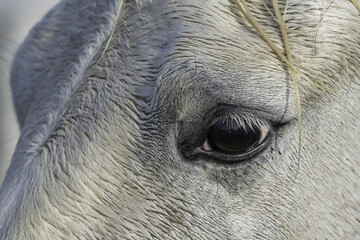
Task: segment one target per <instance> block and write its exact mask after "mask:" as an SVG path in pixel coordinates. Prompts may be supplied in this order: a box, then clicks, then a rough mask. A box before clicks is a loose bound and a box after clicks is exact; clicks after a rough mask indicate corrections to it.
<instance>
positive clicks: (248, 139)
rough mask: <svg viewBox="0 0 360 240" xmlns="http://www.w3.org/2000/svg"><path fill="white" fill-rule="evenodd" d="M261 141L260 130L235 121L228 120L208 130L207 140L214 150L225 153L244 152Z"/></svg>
mask: <svg viewBox="0 0 360 240" xmlns="http://www.w3.org/2000/svg"><path fill="white" fill-rule="evenodd" d="M260 139H261V129H259V128H258V127H255V126H253V127H252V128H251V127H250V126H249V125H248V124H247V123H246V122H245V124H244V126H241V125H239V124H238V123H237V122H236V121H235V120H231V119H228V120H226V121H222V122H219V123H217V124H215V125H214V126H212V127H211V128H210V133H209V140H210V144H212V145H213V146H212V147H213V148H214V150H220V151H225V152H233V153H238V152H245V151H248V150H250V149H252V148H253V147H254V146H256V145H257V144H258V143H259V141H260Z"/></svg>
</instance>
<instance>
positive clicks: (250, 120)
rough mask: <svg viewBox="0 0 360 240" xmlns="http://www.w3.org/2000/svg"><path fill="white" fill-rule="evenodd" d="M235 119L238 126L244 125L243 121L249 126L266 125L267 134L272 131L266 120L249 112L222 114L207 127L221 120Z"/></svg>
mask: <svg viewBox="0 0 360 240" xmlns="http://www.w3.org/2000/svg"><path fill="white" fill-rule="evenodd" d="M232 120H233V121H235V122H236V123H237V124H239V126H242V127H245V122H246V123H247V124H249V126H250V127H251V128H253V127H257V128H261V127H264V126H265V127H267V128H269V134H271V133H272V132H273V127H272V126H271V124H269V123H268V122H265V121H263V120H261V119H259V118H258V117H256V116H253V115H250V114H241V115H240V114H234V113H231V114H226V115H222V116H220V117H217V118H215V119H214V120H213V121H212V122H211V123H210V124H209V125H208V126H207V129H209V128H211V127H212V126H214V125H215V124H217V123H221V122H223V123H224V122H226V121H232Z"/></svg>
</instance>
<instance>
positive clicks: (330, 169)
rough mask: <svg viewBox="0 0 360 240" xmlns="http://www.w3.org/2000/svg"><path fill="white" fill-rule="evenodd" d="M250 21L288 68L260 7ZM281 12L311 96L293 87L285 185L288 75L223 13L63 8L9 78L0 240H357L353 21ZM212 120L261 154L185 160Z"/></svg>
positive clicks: (359, 55)
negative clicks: (263, 137) (249, 134)
mask: <svg viewBox="0 0 360 240" xmlns="http://www.w3.org/2000/svg"><path fill="white" fill-rule="evenodd" d="M355 3H356V2H355ZM120 4H122V6H120ZM248 5H249V8H250V10H251V12H252V14H253V15H254V17H255V19H256V20H257V22H258V23H259V25H260V26H261V27H262V29H263V30H264V32H266V34H267V35H268V36H269V38H270V39H271V40H272V41H273V42H274V43H275V45H276V46H278V47H279V49H281V51H284V52H285V50H283V49H284V46H283V41H282V37H281V32H280V29H279V24H278V23H277V22H276V20H275V16H274V15H271V14H270V13H269V11H270V12H272V11H273V9H272V7H271V3H270V2H268V1H260V0H253V1H248ZM265 6H267V7H268V9H267V8H266V7H265ZM280 10H281V12H282V13H283V14H284V15H285V26H286V29H287V34H288V38H289V46H290V49H291V53H292V56H293V63H294V66H296V68H297V69H299V71H300V72H301V73H302V74H304V75H306V76H307V77H308V78H309V79H310V80H311V81H314V82H315V83H318V84H319V85H321V86H323V89H319V88H316V87H315V86H314V85H313V84H310V83H308V82H307V81H305V80H304V79H303V78H301V77H299V76H297V80H298V84H299V88H300V99H301V113H302V116H301V121H302V123H301V125H302V130H301V134H302V135H301V158H300V160H301V161H300V168H299V170H298V171H299V172H298V176H297V178H296V180H295V181H293V180H294V177H295V174H296V172H297V162H298V151H299V148H298V144H299V142H298V141H299V131H298V122H297V121H298V120H297V119H298V112H297V106H296V100H295V93H294V86H293V83H292V79H291V76H290V73H289V69H288V67H287V65H286V64H285V63H284V62H283V61H282V60H281V59H280V58H279V57H278V56H277V55H276V54H275V53H274V52H273V51H272V50H271V48H270V47H269V46H268V45H267V44H266V43H265V41H264V39H263V38H262V37H261V36H260V35H259V33H258V31H256V30H255V29H254V28H253V26H252V25H250V24H249V22H248V21H247V20H246V19H245V18H244V16H243V15H242V14H241V12H240V11H239V9H238V8H237V7H236V5H235V4H234V2H232V1H229V0H201V1H200V0H196V1H195V0H168V1H165V0H143V1H140V0H137V1H136V0H126V1H124V2H122V1H119V0H114V1H110V0H109V1H104V0H97V1H96V0H93V1H88V0H78V1H73V0H63V1H62V2H60V3H59V4H58V5H57V6H56V7H55V8H54V9H53V10H51V11H50V12H49V13H48V14H47V15H46V16H45V17H44V18H43V19H42V21H41V22H40V23H39V24H37V25H36V26H35V28H34V29H33V30H32V31H31V32H30V34H29V36H28V37H27V39H26V40H25V42H24V43H23V44H22V45H21V47H20V49H19V51H18V53H17V56H16V58H15V61H14V63H13V67H12V74H11V85H12V89H13V97H14V103H15V107H16V111H17V117H18V122H19V124H20V127H21V137H20V140H19V142H18V145H17V148H16V151H15V153H14V156H13V159H12V162H11V165H10V168H9V170H8V171H7V176H6V178H5V180H4V183H3V185H2V187H1V190H0V239H9V240H12V239H36V240H38V239H359V238H360V177H359V168H360V121H359V119H360V104H359V103H360V94H359V92H360V84H359V83H360V14H359V10H358V9H357V8H356V7H355V5H354V3H353V2H351V1H350V0H335V1H327V0H324V1H315V0H306V1H304V0H290V1H289V2H288V6H287V8H286V14H285V1H284V2H280ZM214 111H215V112H221V113H222V114H223V115H226V114H234V115H236V116H238V117H239V118H242V119H244V118H246V117H247V116H252V118H254V119H257V120H258V121H259V122H261V123H266V124H268V125H269V126H270V127H271V131H270V135H269V141H270V142H269V145H268V146H267V147H265V148H264V149H263V150H262V151H260V152H258V153H257V154H255V155H254V156H252V157H250V158H248V159H246V160H243V161H238V162H235V163H233V164H229V163H227V162H226V161H214V160H212V158H211V156H210V155H211V154H212V153H211V152H210V155H206V154H205V155H201V154H200V155H197V156H196V157H187V155H186V154H184V153H186V152H187V150H189V149H192V148H194V147H199V146H201V144H202V142H203V141H204V139H205V138H206V136H205V138H204V134H205V135H206V131H207V130H206V129H207V127H208V125H207V123H208V122H211V121H214V115H213V112H214ZM230 112H231V113H230Z"/></svg>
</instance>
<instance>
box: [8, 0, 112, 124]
mask: <svg viewBox="0 0 360 240" xmlns="http://www.w3.org/2000/svg"><path fill="white" fill-rule="evenodd" d="M79 2H80V3H79ZM106 2H107V1H86V0H80V1H77V2H76V3H75V2H74V1H71V0H64V1H61V2H60V3H59V4H58V5H56V6H55V7H54V8H53V9H52V10H51V11H50V12H49V13H48V14H47V15H45V16H44V17H43V19H42V20H41V21H40V22H39V23H38V24H37V25H36V26H35V27H34V28H33V29H32V30H31V31H30V32H29V34H28V36H27V38H26V39H25V41H24V43H23V44H22V45H21V46H20V48H19V49H18V51H17V53H16V55H15V58H14V61H13V64H12V69H11V75H10V78H11V88H12V94H13V102H14V106H15V110H16V115H17V120H18V123H19V125H20V127H21V128H22V127H23V126H24V125H25V122H27V121H31V120H32V119H33V118H35V119H36V118H37V117H36V116H39V115H38V114H36V113H37V112H38V111H39V110H38V109H37V107H36V106H39V105H41V106H47V108H54V107H55V106H54V105H56V104H58V103H59V101H61V99H60V98H61V97H60V96H59V94H61V93H60V92H59V91H63V90H64V89H65V88H67V85H69V84H70V85H73V84H76V81H77V80H79V76H80V74H81V73H80V72H79V71H81V69H84V68H86V67H87V66H88V65H89V64H90V62H91V61H92V60H93V57H94V55H96V54H97V53H98V52H99V51H100V50H101V49H102V48H103V44H104V43H105V42H106V41H107V39H108V37H109V36H110V33H111V30H112V27H113V23H114V19H113V15H114V12H116V9H115V6H114V4H107V3H106ZM108 2H110V1H108ZM109 13H110V14H109ZM55 96H58V97H55ZM54 97H55V98H57V100H58V101H54ZM50 99H51V101H49V100H50ZM49 104H52V105H53V106H49Z"/></svg>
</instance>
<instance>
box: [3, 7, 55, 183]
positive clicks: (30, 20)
mask: <svg viewBox="0 0 360 240" xmlns="http://www.w3.org/2000/svg"><path fill="white" fill-rule="evenodd" d="M57 2H59V0H0V185H1V183H2V181H3V179H4V177H5V173H6V169H7V167H8V166H9V163H10V159H11V156H12V154H13V151H14V149H15V145H16V142H17V139H18V137H19V128H18V126H17V122H16V117H15V114H14V110H13V105H12V99H11V89H10V84H9V71H10V67H11V62H12V59H13V56H14V54H15V53H16V50H17V48H18V47H19V45H20V44H21V42H22V41H23V40H24V38H25V37H26V35H27V33H28V32H29V30H30V29H31V27H32V26H33V25H34V24H35V23H36V22H38V21H39V20H40V19H41V18H42V16H44V15H45V14H46V13H47V12H48V11H49V10H50V8H51V7H53V6H54V5H55V4H56V3H57Z"/></svg>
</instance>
